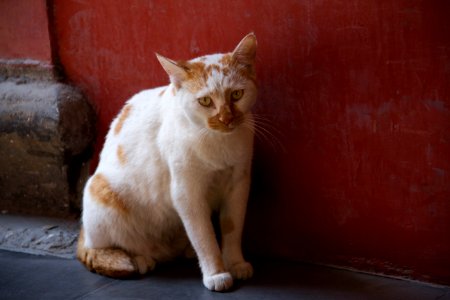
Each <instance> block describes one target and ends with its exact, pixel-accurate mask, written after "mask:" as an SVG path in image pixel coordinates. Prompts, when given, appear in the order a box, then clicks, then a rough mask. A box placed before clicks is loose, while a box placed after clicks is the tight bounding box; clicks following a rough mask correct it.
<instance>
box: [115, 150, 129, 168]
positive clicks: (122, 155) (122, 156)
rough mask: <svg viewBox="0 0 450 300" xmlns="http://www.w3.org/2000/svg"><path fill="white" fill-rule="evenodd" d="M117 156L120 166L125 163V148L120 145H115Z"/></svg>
mask: <svg viewBox="0 0 450 300" xmlns="http://www.w3.org/2000/svg"><path fill="white" fill-rule="evenodd" d="M117 158H118V160H119V163H120V164H121V165H122V166H123V165H125V164H126V163H127V157H126V156H125V150H124V149H123V146H122V145H119V146H117Z"/></svg>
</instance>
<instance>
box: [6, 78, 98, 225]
mask: <svg viewBox="0 0 450 300" xmlns="http://www.w3.org/2000/svg"><path fill="white" fill-rule="evenodd" d="M6 79H7V80H5V81H3V82H0V104H1V105H0V166H1V168H0V210H2V211H8V212H13V213H27V214H35V215H47V216H67V215H70V214H72V213H76V212H77V211H79V208H80V199H81V188H82V186H83V185H84V182H85V180H86V178H87V176H88V164H87V162H88V159H89V157H90V154H91V152H92V143H93V141H94V135H95V134H94V132H95V126H94V121H95V114H94V111H93V109H92V108H91V106H90V105H89V104H88V102H87V101H86V99H85V98H84V97H83V96H82V94H81V93H80V92H79V91H78V90H77V89H75V88H73V87H71V86H68V85H66V84H62V83H58V82H54V81H46V80H42V81H28V80H21V79H17V78H6Z"/></svg>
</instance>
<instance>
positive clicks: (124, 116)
mask: <svg viewBox="0 0 450 300" xmlns="http://www.w3.org/2000/svg"><path fill="white" fill-rule="evenodd" d="M130 111H131V104H127V105H125V107H124V108H123V109H122V111H121V112H120V115H119V120H118V121H117V124H116V127H115V128H114V133H115V134H116V135H117V134H119V132H120V131H121V130H122V127H123V124H124V122H125V120H126V119H127V118H128V116H129V115H130Z"/></svg>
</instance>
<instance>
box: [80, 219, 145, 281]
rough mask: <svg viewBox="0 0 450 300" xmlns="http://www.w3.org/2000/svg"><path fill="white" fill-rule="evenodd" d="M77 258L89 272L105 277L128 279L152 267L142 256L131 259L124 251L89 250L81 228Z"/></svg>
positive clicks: (111, 249)
mask: <svg viewBox="0 0 450 300" xmlns="http://www.w3.org/2000/svg"><path fill="white" fill-rule="evenodd" d="M77 258H78V260H79V261H81V262H82V263H83V264H84V265H85V266H86V268H87V269H88V270H90V271H91V272H95V273H98V274H101V275H104V276H108V277H114V278H127V277H132V276H136V275H138V274H145V273H147V271H149V269H152V266H149V264H148V263H147V262H146V261H145V259H144V258H143V257H142V256H135V257H131V256H130V255H129V254H128V253H126V252H125V251H124V250H122V249H118V248H103V249H91V248H87V247H86V246H85V243H84V230H83V228H81V230H80V236H79V238H78V246H77Z"/></svg>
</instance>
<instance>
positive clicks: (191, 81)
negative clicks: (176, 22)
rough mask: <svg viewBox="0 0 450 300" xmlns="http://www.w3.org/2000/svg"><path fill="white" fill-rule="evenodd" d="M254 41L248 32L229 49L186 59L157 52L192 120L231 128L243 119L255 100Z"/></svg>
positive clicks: (220, 129)
mask: <svg viewBox="0 0 450 300" xmlns="http://www.w3.org/2000/svg"><path fill="white" fill-rule="evenodd" d="M256 44H257V42H256V37H255V35H254V34H253V33H251V34H248V35H247V36H246V37H244V38H243V39H242V41H241V42H240V43H239V44H238V45H237V47H236V48H235V49H234V51H233V52H231V53H226V54H213V55H206V56H202V57H199V58H195V59H192V60H189V61H174V60H171V59H168V58H165V57H163V56H161V55H158V54H157V57H158V60H159V61H160V63H161V65H162V67H163V68H164V70H165V71H166V72H167V74H168V75H169V77H170V81H171V83H172V85H173V87H174V89H175V93H176V94H175V95H176V96H177V98H179V99H178V101H180V102H181V103H180V104H181V105H182V107H183V109H184V111H185V114H186V115H187V116H188V118H189V119H190V120H191V121H192V122H193V123H194V124H197V125H198V126H200V127H205V128H209V129H212V130H215V131H218V132H232V131H233V130H234V129H235V128H237V127H239V126H241V125H242V124H245V123H246V121H247V119H248V116H249V113H250V109H251V108H252V106H253V104H254V103H255V100H256V80H255V78H256V77H255V56H256ZM249 123H250V122H248V123H247V126H249Z"/></svg>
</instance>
